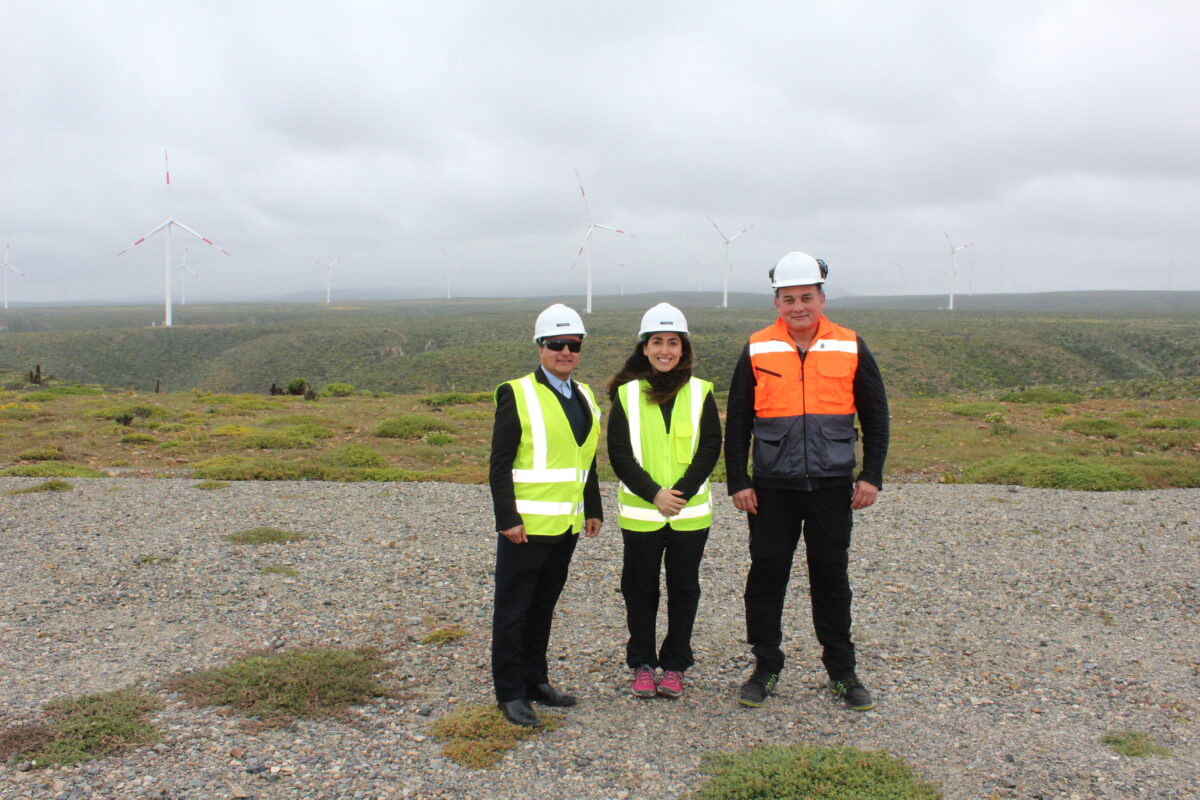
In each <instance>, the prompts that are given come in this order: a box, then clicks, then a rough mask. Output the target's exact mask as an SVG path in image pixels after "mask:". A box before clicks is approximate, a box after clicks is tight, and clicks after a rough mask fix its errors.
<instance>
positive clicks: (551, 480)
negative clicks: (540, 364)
mask: <svg viewBox="0 0 1200 800" xmlns="http://www.w3.org/2000/svg"><path fill="white" fill-rule="evenodd" d="M508 385H509V386H511V387H512V390H513V399H514V400H515V401H516V406H517V416H518V417H519V418H520V421H521V443H520V445H518V447H517V455H516V458H514V459H513V469H512V476H513V493H514V494H515V495H516V500H517V513H518V514H520V515H521V520H522V522H523V523H524V525H525V533H526V534H528V535H530V536H557V535H559V534H561V533H563V532H565V531H567V530H568V529H570V532H571V533H579V531H580V529H581V528H583V487H584V485H585V484H586V483H587V479H588V470H589V469H590V468H591V466H592V459H593V458H594V457H595V455H596V443H597V442H598V441H599V440H600V406H599V405H597V403H596V397H595V395H593V394H592V390H591V388H589V387H588V385H587V384H584V383H579V382H576V383H575V388H576V389H577V390H578V391H579V392H580V393H581V394H582V395H583V397H584V398H585V399H586V400H587V405H588V408H589V409H591V412H592V427H591V429H590V430H589V431H588V435H587V438H586V439H584V440H583V444H577V443H576V442H575V433H574V432H573V431H572V430H571V423H570V421H568V420H567V415H566V412H564V411H563V408H562V404H561V403H559V401H558V398H557V397H555V394H556V392H555V390H554V389H551V388H550V387H549V386H547V385H545V384H544V383H541V382H540V381H538V379H537V378H536V377H535V376H534V374H533V373H530V374H528V375H526V376H525V377H524V378H518V379H517V380H514V381H508Z"/></svg>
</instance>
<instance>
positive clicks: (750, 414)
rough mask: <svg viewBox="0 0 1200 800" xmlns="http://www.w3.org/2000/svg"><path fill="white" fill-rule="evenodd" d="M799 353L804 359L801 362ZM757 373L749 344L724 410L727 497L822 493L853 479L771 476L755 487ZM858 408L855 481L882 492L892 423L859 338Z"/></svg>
mask: <svg viewBox="0 0 1200 800" xmlns="http://www.w3.org/2000/svg"><path fill="white" fill-rule="evenodd" d="M803 357H804V356H803V354H801V358H803ZM755 384H756V381H755V379H754V370H753V369H751V367H750V344H749V343H748V342H747V343H746V346H745V347H743V348H742V354H741V356H740V357H739V358H738V362H737V366H735V367H734V368H733V378H732V380H731V381H730V384H729V402H728V404H727V405H726V409H725V473H726V476H727V479H728V481H729V484H728V486H729V493H730V494H734V493H736V492H740V491H742V490H743V489H751V488H755V487H756V486H757V487H758V488H771V489H801V490H810V489H819V488H822V487H825V486H836V485H838V484H845V483H848V482H849V481H850V476H846V477H828V478H802V477H798V478H773V479H770V480H769V481H767V482H764V481H761V480H760V481H758V482H757V483H756V482H755V481H753V480H751V478H750V474H749V470H748V468H747V464H748V462H749V460H750V437H751V435H752V434H753V432H754V387H755ZM854 407H855V408H856V409H857V411H858V422H859V425H861V426H862V448H863V464H862V471H861V472H860V473H859V474H858V478H856V479H855V480H864V481H866V482H867V483H869V484H872V485H873V486H876V487H878V488H880V489H882V488H883V462H884V459H886V458H887V450H888V438H889V436H890V430H891V429H890V425H889V422H888V403H887V392H886V391H885V390H884V387H883V376H882V375H880V374H879V365H878V364H876V363H875V356H873V355H871V351H870V350H868V349H867V344H866V342H864V341H863V340H862V337H861V336H860V337H858V370H857V371H856V372H855V373H854Z"/></svg>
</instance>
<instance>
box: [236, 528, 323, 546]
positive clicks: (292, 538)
mask: <svg viewBox="0 0 1200 800" xmlns="http://www.w3.org/2000/svg"><path fill="white" fill-rule="evenodd" d="M307 538H309V534H307V533H298V532H296V531H285V530H282V529H280V528H250V529H249V530H244V531H238V532H237V533H230V534H227V535H226V536H225V541H227V542H231V543H233V544H249V545H256V546H257V545H264V544H287V543H289V542H300V541H303V540H305V539H307Z"/></svg>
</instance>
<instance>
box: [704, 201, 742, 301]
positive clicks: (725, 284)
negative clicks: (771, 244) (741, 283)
mask: <svg viewBox="0 0 1200 800" xmlns="http://www.w3.org/2000/svg"><path fill="white" fill-rule="evenodd" d="M704 217H705V219H707V220H708V221H709V222H712V226H713V227H714V228H716V230H717V235H718V236H720V237H721V241H723V242H724V243H725V265H726V270H725V273H724V274H725V279H724V280H723V281H722V282H721V308H729V274H730V273H731V272H733V262H732V261H731V260H730V259H729V245H730V244H732V243H733V240H734V239H736V238H738V237H739V236H741V235H742V234H743V233H745V232H746V231H748V230H750V228H753V227H754V226H753V225H751V226H750V227H748V228H742V229H741V230H740V231H738V232H737V233H735V234H734V235H733V236H726V235H725V234H724V233H722V231H721V229H720V228H718V227H717V223H715V222H713V218H712V217H710V216H708V214H705V215H704Z"/></svg>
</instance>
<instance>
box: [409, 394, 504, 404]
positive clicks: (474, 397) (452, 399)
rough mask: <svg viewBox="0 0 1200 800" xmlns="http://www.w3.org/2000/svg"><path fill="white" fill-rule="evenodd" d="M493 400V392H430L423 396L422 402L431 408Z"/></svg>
mask: <svg viewBox="0 0 1200 800" xmlns="http://www.w3.org/2000/svg"><path fill="white" fill-rule="evenodd" d="M491 401H492V393H491V392H441V393H439V394H430V395H426V396H425V397H422V398H421V402H422V403H424V404H425V405H427V406H429V407H430V408H444V407H446V406H463V405H470V404H471V403H484V402H487V403H490V402H491Z"/></svg>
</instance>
